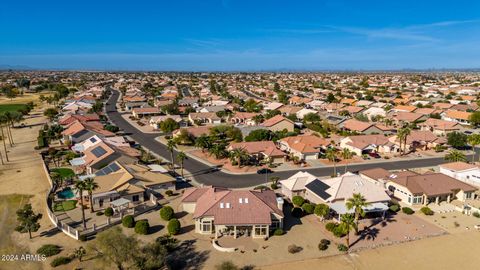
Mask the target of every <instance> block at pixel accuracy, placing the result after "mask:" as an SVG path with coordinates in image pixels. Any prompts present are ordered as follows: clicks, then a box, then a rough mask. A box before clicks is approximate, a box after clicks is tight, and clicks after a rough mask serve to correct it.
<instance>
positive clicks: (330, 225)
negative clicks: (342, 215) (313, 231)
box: [325, 222, 337, 232]
mask: <svg viewBox="0 0 480 270" xmlns="http://www.w3.org/2000/svg"><path fill="white" fill-rule="evenodd" d="M336 227H337V224H336V223H335V222H328V223H327V224H325V229H326V230H327V231H329V232H333V230H334V229H335V228H336Z"/></svg>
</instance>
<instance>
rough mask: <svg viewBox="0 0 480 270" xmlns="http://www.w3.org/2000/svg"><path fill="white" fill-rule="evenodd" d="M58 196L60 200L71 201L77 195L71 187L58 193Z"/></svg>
mask: <svg viewBox="0 0 480 270" xmlns="http://www.w3.org/2000/svg"><path fill="white" fill-rule="evenodd" d="M57 196H58V198H60V199H71V198H73V197H75V193H74V192H73V190H72V189H71V188H69V187H67V188H65V189H63V190H62V191H59V192H57Z"/></svg>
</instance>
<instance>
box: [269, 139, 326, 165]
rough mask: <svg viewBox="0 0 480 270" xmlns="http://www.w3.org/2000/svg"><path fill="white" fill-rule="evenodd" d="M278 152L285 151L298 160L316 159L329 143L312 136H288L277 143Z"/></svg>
mask: <svg viewBox="0 0 480 270" xmlns="http://www.w3.org/2000/svg"><path fill="white" fill-rule="evenodd" d="M277 143H278V144H279V146H280V150H282V151H286V152H287V153H290V154H292V155H293V156H296V157H298V158H299V159H300V160H310V159H318V157H319V155H320V153H321V152H323V151H324V150H325V149H326V148H327V147H328V146H329V145H330V142H329V141H328V140H326V139H323V138H320V137H317V136H314V135H301V136H290V137H286V138H282V139H280V140H278V141H277Z"/></svg>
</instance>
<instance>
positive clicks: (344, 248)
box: [337, 244, 348, 252]
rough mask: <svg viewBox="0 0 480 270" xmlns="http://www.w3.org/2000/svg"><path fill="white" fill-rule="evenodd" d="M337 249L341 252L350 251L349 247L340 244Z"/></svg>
mask: <svg viewBox="0 0 480 270" xmlns="http://www.w3.org/2000/svg"><path fill="white" fill-rule="evenodd" d="M337 248H338V251H340V252H347V251H348V247H347V246H345V245H344V244H338V245H337Z"/></svg>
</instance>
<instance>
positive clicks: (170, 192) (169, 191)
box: [165, 189, 173, 196]
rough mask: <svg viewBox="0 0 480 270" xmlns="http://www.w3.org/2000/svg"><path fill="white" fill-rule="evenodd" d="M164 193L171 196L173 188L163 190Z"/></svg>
mask: <svg viewBox="0 0 480 270" xmlns="http://www.w3.org/2000/svg"><path fill="white" fill-rule="evenodd" d="M165 194H166V195H167V196H172V195H173V190H170V189H169V190H167V191H165Z"/></svg>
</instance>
